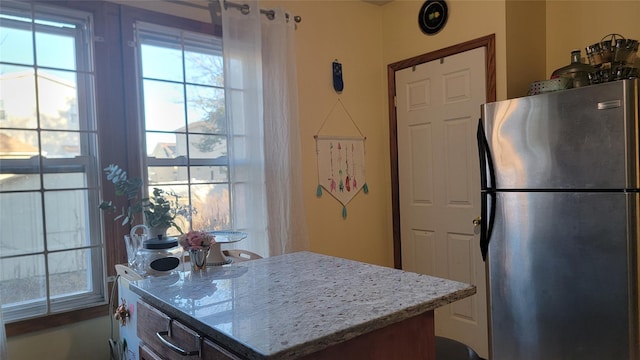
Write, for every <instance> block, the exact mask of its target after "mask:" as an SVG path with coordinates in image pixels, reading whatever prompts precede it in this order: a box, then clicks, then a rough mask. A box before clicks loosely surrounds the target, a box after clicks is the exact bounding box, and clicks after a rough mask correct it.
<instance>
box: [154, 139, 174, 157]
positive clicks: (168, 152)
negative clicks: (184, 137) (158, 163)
mask: <svg viewBox="0 0 640 360" xmlns="http://www.w3.org/2000/svg"><path fill="white" fill-rule="evenodd" d="M152 154H153V156H154V157H156V158H158V159H173V158H175V157H176V155H175V154H176V144H175V143H166V142H161V143H157V144H156V147H155V148H154V149H153V152H152Z"/></svg>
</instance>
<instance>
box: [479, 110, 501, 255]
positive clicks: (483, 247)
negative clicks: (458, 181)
mask: <svg viewBox="0 0 640 360" xmlns="http://www.w3.org/2000/svg"><path fill="white" fill-rule="evenodd" d="M477 138H478V153H479V156H480V186H481V187H482V193H481V196H480V200H481V204H480V206H481V211H480V252H481V253H482V260H483V261H486V260H487V252H488V251H489V241H490V240H491V233H492V232H493V223H494V220H495V216H496V193H495V173H494V171H493V161H492V160H491V152H490V150H489V143H488V142H487V138H486V135H485V132H484V127H483V126H482V119H480V120H479V121H478V132H477ZM487 215H488V216H487Z"/></svg>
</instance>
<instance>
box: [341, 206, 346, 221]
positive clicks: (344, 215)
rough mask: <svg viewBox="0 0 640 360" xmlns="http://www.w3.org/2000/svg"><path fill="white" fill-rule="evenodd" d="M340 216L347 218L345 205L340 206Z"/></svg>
mask: <svg viewBox="0 0 640 360" xmlns="http://www.w3.org/2000/svg"><path fill="white" fill-rule="evenodd" d="M342 218H343V219H346V218H347V207H346V206H343V207H342Z"/></svg>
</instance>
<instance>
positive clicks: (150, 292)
mask: <svg viewBox="0 0 640 360" xmlns="http://www.w3.org/2000/svg"><path fill="white" fill-rule="evenodd" d="M130 288H131V290H132V291H133V292H135V293H137V294H138V295H140V297H141V298H142V299H143V300H145V301H146V302H147V303H149V304H151V305H153V306H155V307H157V308H159V309H160V310H162V311H164V312H165V313H167V315H169V316H171V317H173V318H175V319H178V320H180V321H182V322H183V323H185V324H187V325H189V326H190V327H192V328H194V329H195V330H197V331H199V332H200V333H201V334H203V335H205V336H207V337H209V338H211V339H213V340H215V341H217V342H218V343H220V344H222V345H223V346H225V347H227V348H229V349H231V350H233V351H235V352H236V353H238V354H240V355H242V356H244V357H246V358H248V359H295V358H297V357H300V356H304V355H307V354H310V353H312V352H315V351H318V350H321V349H324V348H326V347H328V346H331V345H335V344H338V343H341V342H343V341H346V340H349V339H351V338H354V337H356V336H358V335H360V334H364V333H367V332H370V331H373V330H376V329H379V328H382V327H385V326H388V325H391V324H394V323H396V322H399V321H402V320H405V319H408V318H411V317H413V316H416V315H419V314H422V313H425V312H427V311H429V310H433V309H435V308H437V307H440V306H443V305H446V304H449V303H451V302H454V301H457V300H460V299H463V298H466V297H468V296H471V295H473V294H475V292H476V288H475V286H473V285H469V284H464V283H460V282H456V281H451V280H446V279H440V278H436V277H431V276H427V275H420V274H416V273H411V272H406V271H402V270H397V269H392V268H388V267H382V266H377V265H371V264H365V263H362V262H357V261H352V260H346V259H341V258H336V257H331V256H326V255H320V254H316V253H311V252H298V253H292V254H286V255H280V256H274V257H270V258H265V259H259V260H252V261H245V262H238V263H235V264H231V265H225V266H219V267H209V268H207V270H206V271H200V272H195V273H191V272H189V271H187V272H178V273H175V274H170V275H167V276H161V277H155V278H147V279H144V280H139V281H135V282H132V283H131V286H130Z"/></svg>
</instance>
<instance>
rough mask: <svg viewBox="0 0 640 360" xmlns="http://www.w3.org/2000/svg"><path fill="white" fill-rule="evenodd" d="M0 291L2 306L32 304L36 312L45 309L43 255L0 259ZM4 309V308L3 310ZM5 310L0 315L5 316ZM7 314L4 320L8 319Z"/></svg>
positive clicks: (41, 311) (43, 311)
mask: <svg viewBox="0 0 640 360" xmlns="http://www.w3.org/2000/svg"><path fill="white" fill-rule="evenodd" d="M0 269H1V270H2V271H0V282H1V284H2V286H0V292H2V303H3V304H4V305H3V307H9V306H16V307H25V306H29V307H30V306H33V305H34V302H35V303H36V306H37V307H38V308H39V310H37V313H38V314H44V313H45V311H46V301H45V299H46V296H47V291H46V289H47V282H46V272H45V263H44V256H43V255H33V256H21V257H17V258H8V259H2V262H0ZM5 311H6V310H5ZM5 314H6V312H5V313H4V314H3V315H2V316H3V317H5ZM10 319H11V318H10V317H9V316H7V317H6V318H5V320H10Z"/></svg>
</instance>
